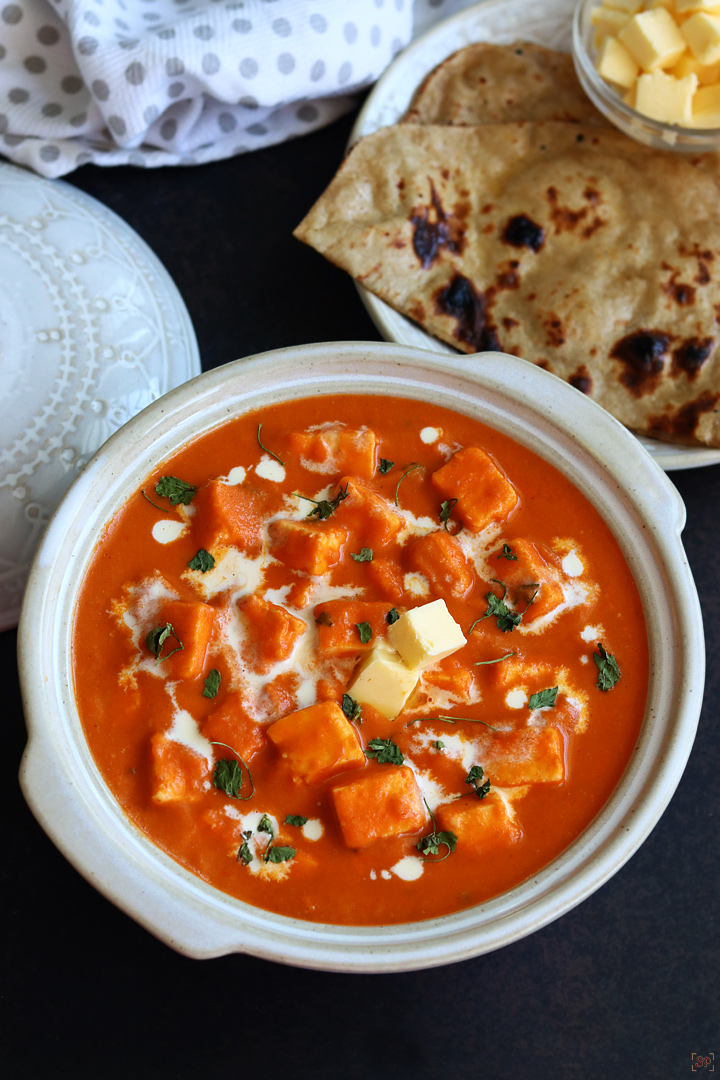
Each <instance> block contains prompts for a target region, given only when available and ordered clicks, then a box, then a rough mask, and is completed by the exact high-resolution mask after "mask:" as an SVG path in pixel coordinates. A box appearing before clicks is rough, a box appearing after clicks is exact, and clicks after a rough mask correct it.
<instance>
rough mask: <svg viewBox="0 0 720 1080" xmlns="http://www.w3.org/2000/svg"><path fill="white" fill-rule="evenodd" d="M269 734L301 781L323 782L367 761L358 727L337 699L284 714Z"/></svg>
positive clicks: (309, 782) (269, 729)
mask: <svg viewBox="0 0 720 1080" xmlns="http://www.w3.org/2000/svg"><path fill="white" fill-rule="evenodd" d="M267 735H268V738H269V739H270V740H271V742H272V743H273V744H274V745H275V747H276V749H277V750H278V751H279V753H280V755H281V756H282V757H283V758H284V759H285V761H286V762H287V763H288V765H289V766H290V768H291V770H292V772H293V774H294V775H295V777H296V778H297V779H298V780H303V781H305V782H306V783H308V784H317V783H321V782H322V781H324V780H328V779H329V778H330V777H331V776H336V775H337V774H338V773H342V772H347V771H348V770H349V769H359V768H362V766H363V765H364V764H365V755H364V753H363V749H362V746H361V745H360V740H359V739H358V736H357V733H356V731H355V728H354V727H353V726H352V724H351V723H350V721H349V720H347V719H346V717H345V714H344V713H343V711H342V709H341V708H340V706H339V705H338V704H337V702H336V701H321V702H319V703H317V704H315V705H310V706H309V707H308V708H307V709H300V710H299V712H294V713H290V714H289V715H288V716H283V717H281V719H280V720H276V721H275V723H274V724H270V726H269V727H268V728H267Z"/></svg>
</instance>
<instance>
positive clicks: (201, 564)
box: [188, 548, 215, 574]
mask: <svg viewBox="0 0 720 1080" xmlns="http://www.w3.org/2000/svg"><path fill="white" fill-rule="evenodd" d="M214 565H215V559H214V558H213V556H212V555H211V554H210V552H209V551H206V550H205V548H198V550H197V554H196V555H193V557H192V559H191V560H190V562H189V563H188V566H189V567H190V569H191V570H199V571H200V573H201V574H207V572H208V570H212V568H213V566H214Z"/></svg>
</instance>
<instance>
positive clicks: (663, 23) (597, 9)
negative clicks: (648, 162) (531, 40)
mask: <svg viewBox="0 0 720 1080" xmlns="http://www.w3.org/2000/svg"><path fill="white" fill-rule="evenodd" d="M572 43H573V58H574V62H575V70H576V72H577V76H578V78H579V80H580V83H581V85H582V87H583V89H584V90H585V92H586V94H587V95H588V96H589V98H590V100H591V101H592V102H593V104H594V105H595V106H596V108H598V109H599V110H600V112H601V113H603V115H604V116H606V117H607V118H608V119H609V120H610V121H612V123H613V124H615V126H616V127H618V128H619V129H620V130H621V131H623V132H624V133H625V134H626V135H629V136H630V137H631V138H633V139H636V140H637V141H638V142H641V143H645V145H647V146H652V147H655V148H656V149H668V150H675V151H677V152H679V153H688V154H694V153H703V152H711V151H719V150H720V0H581V2H580V3H579V4H578V5H577V7H576V9H575V14H574V17H573V29H572Z"/></svg>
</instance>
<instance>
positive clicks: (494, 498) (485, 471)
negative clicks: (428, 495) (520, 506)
mask: <svg viewBox="0 0 720 1080" xmlns="http://www.w3.org/2000/svg"><path fill="white" fill-rule="evenodd" d="M430 479H431V482H432V484H433V487H434V488H435V489H436V491H438V492H439V493H440V494H441V495H442V496H443V498H444V499H448V500H450V499H457V504H456V505H455V506H454V508H453V515H454V516H456V517H458V518H459V519H460V521H462V523H463V525H465V526H466V527H467V528H468V529H471V530H472V531H473V532H481V531H482V530H483V529H486V528H487V526H488V525H492V523H493V522H495V521H504V520H505V518H507V516H508V515H509V514H510V512H511V511H512V510H513V509H514V508H515V506H516V505H517V501H518V497H517V492H516V491H515V488H514V487H513V485H512V484H511V483H510V481H509V480H508V479H507V477H506V476H505V475H504V474H503V473H502V472H501V471H500V469H499V468H498V467H497V465H496V464H495V462H494V461H493V459H492V458H491V457H490V455H489V454H486V453H485V451H484V450H481V449H480V447H479V446H466V447H464V448H463V449H462V450H458V451H457V453H455V454H453V456H452V457H451V458H450V460H449V461H448V463H447V464H446V465H443V466H441V468H439V469H437V470H436V471H435V472H434V473H433V474H432V476H431V478H430Z"/></svg>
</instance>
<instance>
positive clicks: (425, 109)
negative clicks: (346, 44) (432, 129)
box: [404, 41, 609, 127]
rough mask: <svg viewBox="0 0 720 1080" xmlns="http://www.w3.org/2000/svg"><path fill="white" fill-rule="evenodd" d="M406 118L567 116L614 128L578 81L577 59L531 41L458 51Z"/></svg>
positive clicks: (424, 86) (429, 79)
mask: <svg viewBox="0 0 720 1080" xmlns="http://www.w3.org/2000/svg"><path fill="white" fill-rule="evenodd" d="M404 119H405V121H407V122H409V123H413V124H499V123H507V122H510V121H514V120H565V121H570V122H574V123H583V124H597V125H598V126H599V127H608V126H609V123H608V121H607V120H606V119H605V117H604V116H603V115H602V113H600V112H599V111H598V110H597V109H596V108H595V106H594V105H593V104H592V102H591V101H590V99H589V98H588V97H587V95H586V94H585V92H584V91H583V88H582V87H581V85H580V83H579V82H578V78H577V75H576V74H575V69H574V67H573V61H572V57H571V56H569V55H568V54H567V53H562V52H556V51H555V50H553V49H546V48H544V47H543V46H542V45H535V44H533V43H532V42H529V41H516V42H514V44H512V45H496V44H493V43H491V42H485V41H483V42H479V43H478V44H476V45H468V46H466V47H465V48H464V49H460V51H459V52H456V53H453V55H452V56H449V57H448V58H447V60H444V61H443V63H442V64H439V65H438V66H437V67H436V68H434V69H433V71H431V72H430V74H429V75H427V76H426V78H425V79H424V81H423V82H422V83H421V84H420V86H419V88H418V90H417V91H416V93H415V96H414V98H413V101H412V104H411V105H410V109H409V111H408V112H407V114H406V116H405V117H404Z"/></svg>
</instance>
